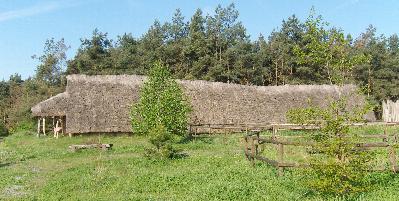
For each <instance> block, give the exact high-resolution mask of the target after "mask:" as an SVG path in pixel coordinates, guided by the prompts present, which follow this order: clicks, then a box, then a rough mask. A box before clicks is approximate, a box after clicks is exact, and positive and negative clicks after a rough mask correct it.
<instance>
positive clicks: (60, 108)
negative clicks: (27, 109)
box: [31, 92, 69, 117]
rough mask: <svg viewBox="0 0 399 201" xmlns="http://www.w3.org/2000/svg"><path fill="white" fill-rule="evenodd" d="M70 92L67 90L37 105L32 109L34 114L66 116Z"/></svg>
mask: <svg viewBox="0 0 399 201" xmlns="http://www.w3.org/2000/svg"><path fill="white" fill-rule="evenodd" d="M68 100H69V94H68V93H67V92H64V93H60V94H58V95H56V96H53V97H51V98H49V99H47V100H45V101H43V102H41V103H39V104H37V105H35V106H33V107H32V109H31V111H32V114H33V115H34V116H41V117H45V116H47V117H49V116H65V115H66V109H67V105H68V102H67V101H68Z"/></svg>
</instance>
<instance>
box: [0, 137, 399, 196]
mask: <svg viewBox="0 0 399 201" xmlns="http://www.w3.org/2000/svg"><path fill="white" fill-rule="evenodd" d="M362 132H363V131H362ZM369 132H372V131H369ZM241 137H242V135H238V134H237V135H232V136H231V137H228V138H224V137H223V136H220V137H212V138H201V139H194V140H192V141H188V142H186V143H182V144H179V145H178V146H179V148H182V149H184V150H185V153H186V154H187V157H184V158H181V159H175V160H161V161H159V160H150V159H147V158H145V157H143V155H144V152H145V149H146V148H149V147H150V145H149V144H148V143H147V142H146V140H145V138H143V137H140V136H106V135H102V136H98V135H96V136H94V135H91V136H76V137H73V138H69V137H63V138H60V139H53V138H51V137H43V138H37V137H35V136H34V135H33V134H31V133H29V132H21V133H17V134H14V135H12V136H9V137H6V138H4V139H3V142H0V200H324V199H326V198H322V197H318V196H317V195H313V196H311V195H309V193H308V192H309V190H308V189H306V188H305V187H304V185H303V184H302V178H301V176H300V175H301V174H300V173H301V172H300V170H295V171H294V170H290V171H286V172H285V175H284V176H283V177H278V176H277V175H276V170H275V169H274V168H272V167H270V166H268V165H265V164H262V163H257V164H256V167H251V166H250V165H249V162H248V161H247V160H246V159H245V157H244V154H243V151H242V144H241V143H242V142H241ZM93 142H101V143H113V144H114V147H113V149H112V150H110V151H101V150H82V151H79V152H76V153H73V152H69V151H68V149H67V147H68V146H69V145H71V144H84V143H93ZM294 152H295V151H292V153H294ZM380 176H381V178H384V179H382V180H381V182H380V184H379V185H377V186H375V188H374V190H373V191H371V192H368V193H366V194H364V195H362V196H361V197H360V200H398V199H399V176H395V175H390V174H381V175H380ZM330 199H331V200H333V198H330Z"/></svg>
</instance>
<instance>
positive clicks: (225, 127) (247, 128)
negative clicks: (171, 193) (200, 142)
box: [189, 122, 399, 136]
mask: <svg viewBox="0 0 399 201" xmlns="http://www.w3.org/2000/svg"><path fill="white" fill-rule="evenodd" d="M350 125H351V126H357V127H362V126H398V125H399V122H389V123H387V122H369V123H353V124H350ZM319 128H320V127H319V126H317V125H314V124H308V125H298V124H274V123H252V124H250V123H247V124H232V123H229V124H191V125H189V132H190V134H191V135H193V136H198V135H201V134H228V133H240V132H246V133H248V132H257V131H272V132H273V133H276V132H277V131H279V130H317V129H319Z"/></svg>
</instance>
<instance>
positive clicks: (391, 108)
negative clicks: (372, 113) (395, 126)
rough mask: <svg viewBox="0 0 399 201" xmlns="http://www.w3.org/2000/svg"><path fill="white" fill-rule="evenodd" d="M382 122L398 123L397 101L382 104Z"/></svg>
mask: <svg viewBox="0 0 399 201" xmlns="http://www.w3.org/2000/svg"><path fill="white" fill-rule="evenodd" d="M382 120H383V121H385V122H399V100H398V101H396V102H394V101H391V100H387V101H383V102H382Z"/></svg>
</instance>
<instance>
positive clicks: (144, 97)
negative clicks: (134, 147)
mask: <svg viewBox="0 0 399 201" xmlns="http://www.w3.org/2000/svg"><path fill="white" fill-rule="evenodd" d="M190 110H191V107H190V105H189V104H188V102H187V99H186V96H185V95H184V93H183V90H182V88H181V87H180V85H179V84H178V83H177V82H176V81H175V80H173V79H172V76H171V74H170V72H169V70H168V68H167V67H166V66H164V65H162V64H161V63H159V62H158V63H155V65H154V66H153V67H152V69H151V70H150V73H149V77H148V80H147V81H146V82H145V83H144V85H143V86H142V88H141V90H140V99H139V101H138V102H137V103H135V104H133V106H132V110H131V118H132V128H133V132H134V133H138V134H142V135H147V136H148V137H149V139H150V142H151V143H152V144H153V145H155V146H156V148H157V152H158V153H162V152H165V149H166V150H169V152H168V153H169V154H162V155H163V156H168V157H171V156H172V155H173V154H172V153H173V152H174V150H172V149H173V148H172V146H171V144H173V142H174V141H175V140H176V139H177V138H179V137H183V136H184V135H186V134H187V127H188V115H189V112H190Z"/></svg>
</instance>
